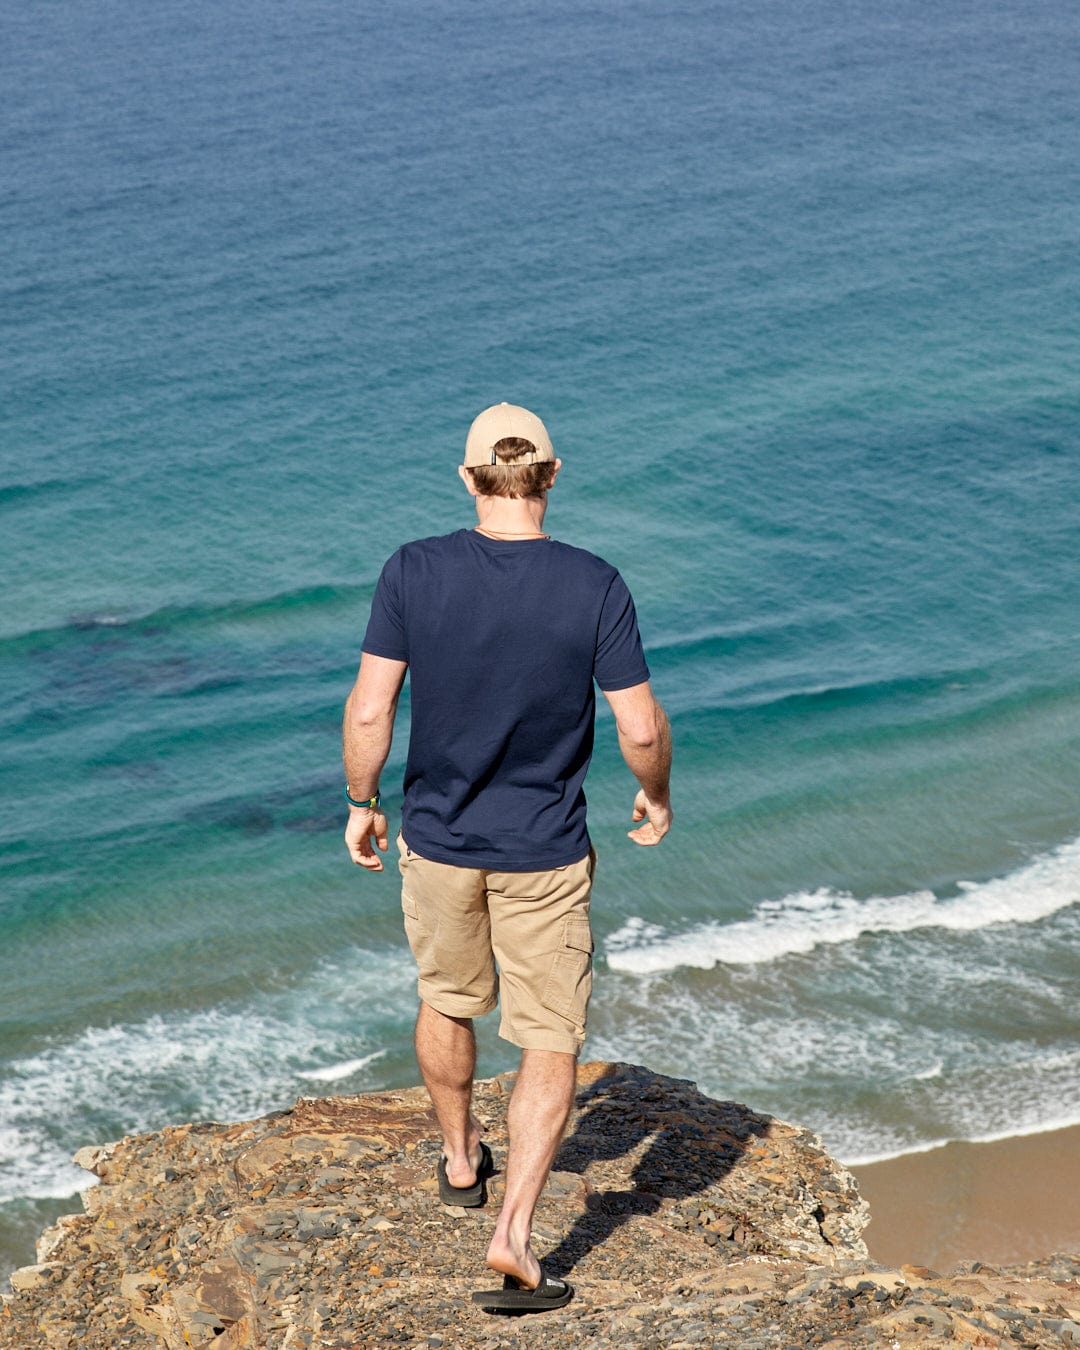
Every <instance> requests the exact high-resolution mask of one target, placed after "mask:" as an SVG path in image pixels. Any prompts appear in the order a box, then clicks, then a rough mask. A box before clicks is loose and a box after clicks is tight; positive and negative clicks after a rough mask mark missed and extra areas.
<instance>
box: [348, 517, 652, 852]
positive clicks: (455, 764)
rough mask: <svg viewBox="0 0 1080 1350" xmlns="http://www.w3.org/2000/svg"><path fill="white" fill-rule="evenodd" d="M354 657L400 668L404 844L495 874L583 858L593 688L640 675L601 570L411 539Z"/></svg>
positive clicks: (592, 560)
mask: <svg viewBox="0 0 1080 1350" xmlns="http://www.w3.org/2000/svg"><path fill="white" fill-rule="evenodd" d="M363 650H364V651H365V652H368V653H370V654H371V655H372V656H383V657H387V658H388V659H390V660H393V661H407V662H408V663H409V678H410V681H411V698H412V734H411V737H410V740H409V757H408V762H407V764H406V767H405V803H404V807H403V810H402V834H403V836H404V838H405V840H406V842H407V843H408V844H409V846H410V848H412V849H413V850H414V851H415V852H416V853H419V854H420V855H421V857H424V858H430V859H432V860H433V861H435V862H445V863H451V864H454V865H456V866H459V867H480V868H492V869H497V870H500V871H506V872H533V871H543V870H546V869H548V868H551V867H563V866H565V865H566V864H568V863H572V862H577V861H578V859H580V858H583V857H584V856H585V855H586V854H587V853H588V851H589V835H588V831H587V829H586V826H585V793H584V790H583V783H584V780H585V772H586V770H587V769H588V767H589V760H590V758H591V756H592V746H593V712H594V707H595V698H594V694H593V679H594V678H595V680H596V682H597V683H598V684H599V686H600V688H601V689H606V690H616V689H629V688H630V687H631V686H633V685H635V684H642V683H643V682H644V681H645V680H647V679H648V678H649V668H648V666H647V665H646V664H645V654H644V652H643V651H642V648H641V638H640V636H639V634H638V626H637V618H636V616H635V613H634V602H633V600H632V599H631V597H630V592H629V591H628V590H627V588H626V583H625V582H624V581H623V579H622V577H621V576H620V575H619V573H618V572H617V571H616V570H615V568H614V567H611V566H610V565H609V564H608V563H606V562H604V560H603V559H602V558H597V557H596V556H595V555H594V554H592V553H587V552H586V551H585V550H584V549H580V548H572V547H571V546H570V545H568V544H562V543H559V542H557V541H555V540H552V539H529V540H505V541H504V540H496V539H489V538H487V537H486V536H484V535H482V534H477V533H476V532H475V531H474V530H458V531H457V532H456V533H454V534H446V535H438V536H435V537H433V538H430V539H417V540H415V541H414V542H412V543H409V544H405V545H403V547H401V548H399V549H398V551H397V552H396V553H395V554H394V555H393V557H392V558H390V560H389V561H388V562H387V564H386V566H385V567H384V568H383V570H382V575H381V576H380V577H379V584H378V586H377V587H376V589H375V597H374V599H373V601H372V605H371V618H370V620H369V621H368V626H367V632H366V634H365V636H364V643H363Z"/></svg>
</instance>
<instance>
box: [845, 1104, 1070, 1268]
mask: <svg viewBox="0 0 1080 1350" xmlns="http://www.w3.org/2000/svg"><path fill="white" fill-rule="evenodd" d="M848 1170H849V1171H850V1172H851V1173H852V1175H853V1176H854V1177H855V1178H856V1180H857V1181H858V1183H859V1190H860V1192H861V1194H862V1196H863V1199H864V1200H866V1202H867V1203H868V1204H869V1206H870V1214H871V1220H870V1225H869V1227H868V1228H867V1229H866V1232H865V1234H864V1237H865V1239H866V1244H867V1246H868V1247H869V1249H870V1255H871V1256H872V1257H873V1259H874V1260H875V1261H880V1262H881V1263H882V1264H883V1265H903V1264H909V1265H926V1266H932V1267H934V1268H935V1269H938V1270H946V1269H948V1268H949V1267H951V1266H954V1265H956V1264H957V1263H958V1262H960V1261H981V1262H984V1263H985V1262H991V1263H995V1262H1001V1263H1016V1262H1022V1261H1032V1260H1036V1259H1039V1258H1042V1257H1047V1256H1050V1255H1051V1254H1053V1253H1055V1252H1068V1251H1073V1252H1075V1251H1080V1208H1078V1207H1077V1206H1076V1204H1075V1197H1076V1195H1078V1194H1080V1125H1072V1126H1068V1127H1066V1128H1064V1129H1055V1130H1045V1131H1041V1132H1039V1133H1037V1134H1023V1135H1011V1136H1009V1137H1007V1138H1004V1139H993V1140H988V1141H984V1142H981V1143H966V1142H953V1143H949V1144H942V1145H940V1146H938V1147H937V1148H932V1149H928V1150H925V1151H923V1152H920V1153H906V1154H903V1155H902V1156H900V1157H897V1158H889V1159H886V1160H884V1161H882V1162H874V1163H866V1164H859V1165H856V1166H849V1167H848Z"/></svg>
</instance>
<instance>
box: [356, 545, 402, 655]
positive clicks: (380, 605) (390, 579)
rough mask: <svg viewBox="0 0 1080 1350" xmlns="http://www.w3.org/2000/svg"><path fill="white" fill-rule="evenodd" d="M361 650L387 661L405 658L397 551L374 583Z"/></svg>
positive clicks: (400, 580) (400, 576) (400, 578)
mask: <svg viewBox="0 0 1080 1350" xmlns="http://www.w3.org/2000/svg"><path fill="white" fill-rule="evenodd" d="M360 650H361V651H365V652H367V653H368V655H369V656H385V657H386V658H387V660H389V661H407V660H408V659H409V645H408V642H407V641H406V638H405V618H404V611H403V606H402V559H401V550H400V549H399V550H398V552H397V553H395V554H394V555H393V557H392V558H389V559H388V560H387V562H386V565H385V566H384V567H383V570H382V572H381V574H380V576H379V580H378V583H377V584H376V586H375V594H374V595H373V596H372V599H371V615H370V617H369V618H368V625H367V632H365V634H364V641H363V643H362V644H361V648H360Z"/></svg>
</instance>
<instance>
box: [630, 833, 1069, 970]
mask: <svg viewBox="0 0 1080 1350" xmlns="http://www.w3.org/2000/svg"><path fill="white" fill-rule="evenodd" d="M958 889H959V894H958V895H955V896H951V897H948V898H945V899H939V898H938V897H937V896H936V895H934V893H933V892H932V891H911V892H908V893H907V894H904V895H892V896H872V897H870V898H869V899H865V900H859V899H856V897H855V896H853V895H849V894H846V893H844V892H838V891H831V890H819V891H799V892H796V893H794V894H791V895H786V896H784V898H783V899H781V900H765V901H763V902H762V903H761V904H759V905H758V906H757V908H756V910H755V911H754V914H753V916H752V917H751V918H749V919H743V920H738V921H736V922H734V923H726V924H725V923H716V922H709V923H703V924H698V925H696V926H695V927H693V928H691V929H688V930H687V931H686V932H683V933H665V932H664V931H663V930H662V929H661V928H658V927H657V926H656V925H655V924H651V923H646V922H645V921H644V920H643V919H640V918H632V919H630V920H628V921H627V923H625V924H624V925H623V926H622V927H621V928H620V929H619V930H618V931H617V932H615V933H613V934H612V935H611V936H610V937H609V938H608V940H607V943H606V953H607V959H608V963H609V965H610V966H611V967H612V969H613V970H625V971H631V972H634V973H636V974H642V975H643V974H650V973H655V972H657V971H664V970H674V969H675V968H676V967H678V966H696V967H698V968H700V969H704V970H708V969H711V968H712V967H713V966H716V965H721V964H722V965H757V964H760V963H763V962H769V961H777V960H780V959H781V958H782V957H785V956H792V955H797V954H800V953H805V952H810V951H813V950H814V948H815V947H820V946H823V945H829V944H838V943H847V942H854V941H855V940H856V939H857V938H859V937H861V936H862V935H863V934H864V933H907V932H912V931H914V930H916V929H921V928H944V929H951V930H954V931H973V930H975V929H980V928H987V927H989V926H990V925H992V924H1026V923H1035V922H1037V921H1038V920H1039V919H1044V918H1046V917H1048V916H1049V915H1051V914H1054V913H1056V912H1057V911H1058V910H1061V909H1065V908H1067V907H1068V906H1070V905H1074V904H1076V903H1077V902H1078V901H1080V840H1074V841H1073V842H1072V843H1070V844H1066V845H1064V846H1063V847H1061V848H1059V849H1056V850H1054V851H1053V852H1052V853H1048V854H1044V855H1043V856H1041V857H1038V858H1035V859H1034V860H1033V861H1032V862H1030V863H1028V864H1027V865H1026V866H1024V867H1022V868H1020V869H1019V870H1018V871H1016V872H1013V873H1011V874H1010V875H1009V876H1005V877H997V878H995V879H994V880H992V881H986V882H966V881H965V882H961V883H960V886H959V888H958Z"/></svg>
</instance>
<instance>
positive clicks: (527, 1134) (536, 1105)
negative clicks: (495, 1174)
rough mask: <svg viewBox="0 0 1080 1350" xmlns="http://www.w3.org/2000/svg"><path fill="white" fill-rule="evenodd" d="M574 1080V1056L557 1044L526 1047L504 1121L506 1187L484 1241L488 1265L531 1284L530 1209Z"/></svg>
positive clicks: (535, 1268)
mask: <svg viewBox="0 0 1080 1350" xmlns="http://www.w3.org/2000/svg"><path fill="white" fill-rule="evenodd" d="M576 1086H577V1059H576V1057H575V1056H574V1055H570V1054H564V1053H561V1052H559V1051H556V1050H525V1051H523V1052H522V1056H521V1068H520V1070H519V1072H518V1077H517V1082H516V1083H515V1084H514V1093H513V1096H512V1097H511V1098H510V1108H509V1111H508V1112H507V1125H508V1127H509V1131H510V1156H509V1158H508V1159H507V1163H506V1193H505V1198H504V1199H503V1205H502V1211H501V1212H500V1214H499V1220H498V1223H497V1224H496V1225H495V1233H494V1236H493V1237H492V1239H491V1245H490V1246H489V1247H488V1253H487V1263H488V1265H489V1266H490V1267H491V1268H492V1270H497V1271H499V1272H500V1274H503V1275H512V1276H513V1277H514V1279H516V1280H520V1281H521V1283H522V1284H525V1285H527V1286H528V1287H529V1288H530V1289H532V1288H535V1287H536V1285H537V1284H538V1283H539V1281H540V1263H539V1262H538V1261H537V1259H536V1257H535V1256H534V1255H533V1252H532V1249H531V1248H530V1246H529V1239H530V1237H531V1235H532V1220H533V1214H534V1213H535V1211H536V1204H537V1201H538V1200H539V1199H540V1192H541V1191H542V1190H543V1189H544V1183H545V1182H546V1181H547V1179H548V1173H549V1172H550V1171H551V1164H552V1163H553V1162H554V1161H555V1152H556V1150H557V1149H558V1147H559V1143H560V1141H561V1139H562V1136H563V1130H565V1128H566V1121H567V1118H568V1117H569V1115H570V1108H571V1107H572V1106H573V1104H574V1091H575V1088H576Z"/></svg>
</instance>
